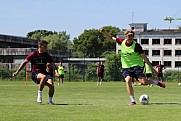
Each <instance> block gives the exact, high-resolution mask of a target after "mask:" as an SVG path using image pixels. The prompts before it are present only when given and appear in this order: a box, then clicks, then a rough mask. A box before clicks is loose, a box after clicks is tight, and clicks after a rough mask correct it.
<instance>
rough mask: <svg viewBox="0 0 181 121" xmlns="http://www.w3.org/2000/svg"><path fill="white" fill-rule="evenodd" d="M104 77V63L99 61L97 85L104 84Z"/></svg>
mask: <svg viewBox="0 0 181 121" xmlns="http://www.w3.org/2000/svg"><path fill="white" fill-rule="evenodd" d="M103 78H104V65H103V63H102V62H101V63H100V62H99V64H98V66H97V85H102V80H103Z"/></svg>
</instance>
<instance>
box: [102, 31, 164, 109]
mask: <svg viewBox="0 0 181 121" xmlns="http://www.w3.org/2000/svg"><path fill="white" fill-rule="evenodd" d="M100 32H101V33H103V34H104V35H105V37H106V38H107V39H109V40H114V41H116V42H117V43H119V44H120V45H121V63H122V68H123V76H124V78H125V81H126V87H127V91H128V94H129V96H130V99H131V102H130V103H129V105H130V106H133V105H135V104H136V100H135V97H134V89H133V86H132V81H133V78H136V79H138V81H139V82H140V83H141V84H142V85H149V84H156V85H158V86H160V87H163V88H165V87H166V86H165V84H164V83H163V82H160V81H158V80H147V79H146V78H145V75H144V73H143V68H144V61H145V62H146V63H147V64H148V65H149V66H150V68H151V70H152V72H153V73H154V74H156V75H157V74H158V73H157V71H156V70H155V69H154V68H153V66H152V65H151V63H150V61H149V59H148V58H147V56H146V55H145V53H144V50H143V49H142V47H141V45H140V44H139V43H137V42H135V41H134V34H135V33H134V32H133V30H127V31H125V33H124V35H125V38H117V37H114V36H111V35H110V34H109V33H108V32H107V31H106V30H105V29H104V28H101V29H100Z"/></svg>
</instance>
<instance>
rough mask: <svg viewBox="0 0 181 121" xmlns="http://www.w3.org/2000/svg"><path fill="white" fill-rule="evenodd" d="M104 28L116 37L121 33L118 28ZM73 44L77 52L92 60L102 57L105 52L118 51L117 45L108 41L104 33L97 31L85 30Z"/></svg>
mask: <svg viewBox="0 0 181 121" xmlns="http://www.w3.org/2000/svg"><path fill="white" fill-rule="evenodd" d="M104 28H105V29H106V30H107V31H108V32H110V34H111V35H113V36H116V35H117V33H118V32H119V31H120V29H119V28H117V27H111V26H106V27H104ZM73 43H74V48H75V51H76V52H78V53H84V55H85V57H91V58H94V57H101V56H102V53H103V52H105V51H115V50H116V46H115V45H116V43H115V42H114V41H109V40H106V38H105V37H104V36H103V35H102V33H100V32H99V30H96V29H90V30H85V31H84V32H83V33H82V34H81V35H80V36H79V37H78V38H74V40H73ZM76 55H77V54H76ZM77 57H79V56H77Z"/></svg>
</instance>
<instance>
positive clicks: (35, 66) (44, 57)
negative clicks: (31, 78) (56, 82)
mask: <svg viewBox="0 0 181 121" xmlns="http://www.w3.org/2000/svg"><path fill="white" fill-rule="evenodd" d="M26 59H27V60H28V61H30V63H31V72H35V71H38V72H40V73H43V74H45V73H46V65H47V63H52V62H53V59H52V57H51V56H50V55H49V54H48V53H47V52H43V53H39V52H38V51H35V52H32V53H30V54H29V55H28V56H27V57H26Z"/></svg>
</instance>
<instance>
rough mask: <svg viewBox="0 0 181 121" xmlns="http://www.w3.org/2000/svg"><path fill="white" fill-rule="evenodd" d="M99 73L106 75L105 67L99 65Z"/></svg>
mask: <svg viewBox="0 0 181 121" xmlns="http://www.w3.org/2000/svg"><path fill="white" fill-rule="evenodd" d="M98 73H104V65H102V64H98Z"/></svg>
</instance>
